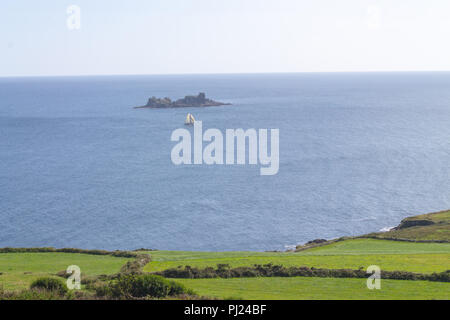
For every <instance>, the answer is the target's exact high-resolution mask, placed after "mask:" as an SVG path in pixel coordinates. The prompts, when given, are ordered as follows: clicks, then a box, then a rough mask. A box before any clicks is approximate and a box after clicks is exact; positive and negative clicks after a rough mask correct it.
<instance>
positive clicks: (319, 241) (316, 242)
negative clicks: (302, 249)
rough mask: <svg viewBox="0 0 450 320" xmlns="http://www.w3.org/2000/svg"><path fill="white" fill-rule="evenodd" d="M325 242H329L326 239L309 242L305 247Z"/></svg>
mask: <svg viewBox="0 0 450 320" xmlns="http://www.w3.org/2000/svg"><path fill="white" fill-rule="evenodd" d="M324 242H327V240H325V239H315V240H311V241H308V242H307V243H305V245H310V244H319V243H324Z"/></svg>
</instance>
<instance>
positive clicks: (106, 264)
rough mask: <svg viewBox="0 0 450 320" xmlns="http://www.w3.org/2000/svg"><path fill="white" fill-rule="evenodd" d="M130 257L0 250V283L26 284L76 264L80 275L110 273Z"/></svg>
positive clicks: (10, 285)
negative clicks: (6, 251) (0, 251)
mask: <svg viewBox="0 0 450 320" xmlns="http://www.w3.org/2000/svg"><path fill="white" fill-rule="evenodd" d="M129 260H132V259H128V258H117V257H113V256H110V255H92V254H83V253H62V252H42V253H41V252H37V253H0V273H2V274H1V275H0V286H3V288H4V289H5V290H12V289H22V288H27V287H28V286H29V285H30V283H31V282H32V281H33V280H35V279H36V278H38V277H41V276H48V275H53V274H55V273H57V272H59V271H62V270H66V269H67V267H68V266H70V265H77V266H79V267H80V269H81V273H82V275H83V274H84V275H99V274H113V273H116V272H118V271H119V270H120V268H121V267H122V266H123V265H124V264H125V263H126V262H127V261H129Z"/></svg>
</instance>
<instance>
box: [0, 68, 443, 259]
mask: <svg viewBox="0 0 450 320" xmlns="http://www.w3.org/2000/svg"><path fill="white" fill-rule="evenodd" d="M199 92H205V93H206V95H207V97H209V98H211V99H214V100H218V101H222V102H229V103H232V105H230V106H221V107H209V108H177V109H175V108H174V109H134V108H133V107H135V106H140V105H144V104H146V102H147V100H148V98H149V97H151V96H156V97H170V98H172V99H176V98H181V97H184V96H185V95H194V94H197V93H199ZM187 113H192V115H193V116H194V117H195V118H196V119H197V120H201V121H202V124H203V130H206V129H208V128H217V129H219V130H221V131H222V132H225V130H226V129H237V128H242V129H244V130H247V129H251V128H254V129H278V130H279V171H278V173H277V174H275V175H272V176H264V175H260V167H261V166H260V165H259V164H257V165H254V164H252V165H250V164H244V165H219V164H215V165H206V164H201V165H175V164H173V163H172V160H171V150H172V148H173V147H174V145H175V144H176V142H173V141H171V134H172V132H173V131H174V130H176V129H178V128H185V126H184V120H185V118H186V115H187ZM187 130H192V128H187ZM449 164H450V73H448V72H403V73H402V72H399V73H395V72H392V73H383V72H380V73H292V74H289V73H286V74H222V75H136V76H131V75H130V76H86V77H84V76H78V77H16V78H0V247H7V246H9V247H43V246H53V247H57V248H60V247H77V248H86V249H107V250H115V249H121V250H131V249H137V248H149V249H160V250H203V251H236V250H239V251H242V250H256V251H264V250H284V249H286V248H291V247H292V246H295V245H297V244H302V243H305V242H306V241H309V240H312V239H316V238H325V239H330V238H336V237H341V236H353V235H361V234H365V233H369V232H376V231H379V230H381V229H386V228H389V227H392V226H395V225H397V224H398V223H399V222H400V221H401V220H402V219H403V218H405V217H407V216H411V215H417V214H422V213H428V212H433V211H440V210H444V209H449V208H450V166H449Z"/></svg>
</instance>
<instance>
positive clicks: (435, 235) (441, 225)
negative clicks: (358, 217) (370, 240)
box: [368, 211, 450, 241]
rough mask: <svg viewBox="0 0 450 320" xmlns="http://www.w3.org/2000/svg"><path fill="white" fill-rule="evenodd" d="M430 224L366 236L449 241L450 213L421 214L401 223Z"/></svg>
mask: <svg viewBox="0 0 450 320" xmlns="http://www.w3.org/2000/svg"><path fill="white" fill-rule="evenodd" d="M420 220H423V221H426V222H432V223H433V224H431V225H426V226H413V227H409V228H402V229H398V230H391V231H388V232H382V233H379V232H376V233H371V234H369V235H368V236H371V237H376V238H380V239H383V238H390V239H410V240H429V241H430V240H431V241H432V240H434V241H449V240H450V211H441V212H434V213H427V214H422V215H418V216H414V217H409V218H406V219H404V220H403V221H402V222H408V221H409V222H411V221H420Z"/></svg>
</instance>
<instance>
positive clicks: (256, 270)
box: [151, 264, 450, 282]
mask: <svg viewBox="0 0 450 320" xmlns="http://www.w3.org/2000/svg"><path fill="white" fill-rule="evenodd" d="M151 274H156V275H160V276H163V277H165V278H180V279H210V278H253V277H319V278H368V276H369V275H370V274H368V273H367V272H366V271H365V270H364V269H362V268H361V269H358V270H353V269H325V268H314V267H311V268H309V267H306V266H301V267H284V266H282V265H273V264H265V265H256V264H255V265H253V266H251V267H236V268H230V266H229V265H228V264H218V265H217V267H216V268H213V267H206V268H195V267H191V266H185V267H184V268H170V269H166V270H163V271H157V272H151ZM381 277H382V278H383V279H391V280H425V281H436V282H450V270H447V271H444V272H440V273H432V274H424V273H415V272H409V271H382V272H381Z"/></svg>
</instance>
